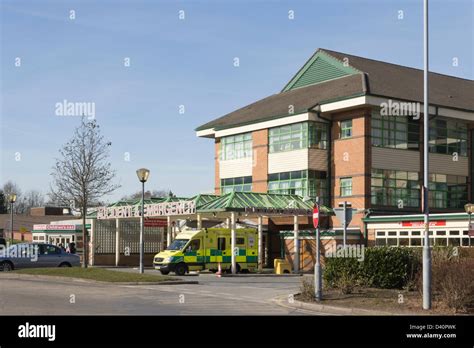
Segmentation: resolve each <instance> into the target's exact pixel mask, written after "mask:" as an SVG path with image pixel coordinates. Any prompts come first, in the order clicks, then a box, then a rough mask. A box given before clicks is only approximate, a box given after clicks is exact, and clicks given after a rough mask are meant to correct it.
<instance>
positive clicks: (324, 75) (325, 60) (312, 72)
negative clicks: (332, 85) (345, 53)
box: [282, 50, 360, 92]
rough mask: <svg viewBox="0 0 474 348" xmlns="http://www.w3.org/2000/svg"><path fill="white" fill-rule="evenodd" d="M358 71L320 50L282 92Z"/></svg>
mask: <svg viewBox="0 0 474 348" xmlns="http://www.w3.org/2000/svg"><path fill="white" fill-rule="evenodd" d="M358 73H360V71H359V70H357V69H355V68H353V67H352V66H350V65H345V64H344V63H343V62H342V61H340V60H338V59H336V58H334V57H332V56H330V55H329V54H327V53H325V52H324V51H322V50H318V51H316V53H315V54H313V56H312V57H311V58H310V59H309V60H308V61H307V62H306V64H305V65H303V67H302V68H301V69H300V70H299V71H298V72H297V73H296V75H295V76H294V77H293V78H292V79H291V81H290V82H288V84H287V85H286V86H285V87H284V88H283V90H282V92H285V91H290V90H292V89H295V88H300V87H305V86H309V85H314V84H317V83H320V82H324V81H328V80H333V79H337V78H339V77H343V76H349V75H354V74H358Z"/></svg>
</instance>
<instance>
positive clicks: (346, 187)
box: [340, 178, 352, 197]
mask: <svg viewBox="0 0 474 348" xmlns="http://www.w3.org/2000/svg"><path fill="white" fill-rule="evenodd" d="M340 186H341V197H348V196H352V178H341V180H340Z"/></svg>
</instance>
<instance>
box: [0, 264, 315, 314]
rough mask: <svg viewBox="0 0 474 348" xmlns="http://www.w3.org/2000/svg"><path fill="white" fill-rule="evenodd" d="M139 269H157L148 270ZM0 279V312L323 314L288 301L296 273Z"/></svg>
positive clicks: (295, 285)
mask: <svg viewBox="0 0 474 348" xmlns="http://www.w3.org/2000/svg"><path fill="white" fill-rule="evenodd" d="M115 270H116V271H123V272H136V271H137V270H134V269H131V268H120V269H115ZM145 273H150V274H159V273H158V271H155V270H151V269H148V270H145ZM1 278H2V276H1V274H0V314H1V315H107V314H109V315H318V314H319V315H324V312H318V311H314V310H312V309H310V310H308V309H305V308H298V307H295V306H293V304H294V301H293V296H292V295H293V294H294V293H297V292H299V285H300V283H301V277H259V276H255V277H251V276H248V277H222V278H218V277H217V276H216V275H215V274H200V275H199V276H184V277H179V278H180V279H183V280H193V281H194V280H198V282H199V283H198V284H179V285H116V284H104V283H97V282H95V283H94V282H73V281H70V280H60V279H46V278H37V279H31V278H29V279H26V278H16V279H1ZM276 298H278V299H279V301H277V302H276V301H275V299H276ZM285 298H286V299H287V301H285Z"/></svg>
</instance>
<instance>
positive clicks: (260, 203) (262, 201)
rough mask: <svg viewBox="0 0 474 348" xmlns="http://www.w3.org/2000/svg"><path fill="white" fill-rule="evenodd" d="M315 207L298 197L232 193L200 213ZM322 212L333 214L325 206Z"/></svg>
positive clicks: (204, 208) (223, 196)
mask: <svg viewBox="0 0 474 348" xmlns="http://www.w3.org/2000/svg"><path fill="white" fill-rule="evenodd" d="M313 206H314V202H313V201H310V200H309V201H304V200H303V198H301V197H300V196H297V195H284V194H273V193H255V192H231V193H227V194H225V195H222V196H220V197H218V198H216V199H214V200H212V201H210V202H209V203H207V204H205V205H203V206H201V207H200V208H198V212H203V213H204V212H217V211H244V210H245V209H246V208H260V209H304V210H312V209H313ZM321 211H322V212H323V213H331V209H329V208H327V207H324V206H322V207H321Z"/></svg>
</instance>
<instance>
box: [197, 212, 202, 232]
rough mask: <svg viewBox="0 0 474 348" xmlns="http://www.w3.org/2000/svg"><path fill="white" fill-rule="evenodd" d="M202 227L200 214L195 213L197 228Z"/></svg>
mask: <svg viewBox="0 0 474 348" xmlns="http://www.w3.org/2000/svg"><path fill="white" fill-rule="evenodd" d="M201 228H202V217H201V214H197V229H198V230H200V229H201Z"/></svg>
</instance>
